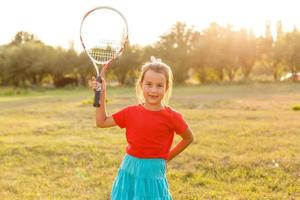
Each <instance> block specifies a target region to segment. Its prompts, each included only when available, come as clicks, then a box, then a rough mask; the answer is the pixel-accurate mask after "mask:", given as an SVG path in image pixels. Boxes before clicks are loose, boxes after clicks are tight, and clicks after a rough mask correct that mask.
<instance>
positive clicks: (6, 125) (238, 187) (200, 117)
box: [0, 83, 300, 200]
mask: <svg viewBox="0 0 300 200" xmlns="http://www.w3.org/2000/svg"><path fill="white" fill-rule="evenodd" d="M92 96H93V94H92V92H91V91H90V90H89V89H64V90H46V91H42V90H41V91H31V90H19V91H18V92H14V90H12V89H8V88H0V199H3V200H6V199H9V200H10V199H100V200H102V199H107V197H108V195H109V192H110V189H111V185H112V182H113V180H114V177H115V176H116V173H117V170H118V167H119V165H120V163H121V160H122V158H123V156H124V152H125V146H126V141H125V137H124V133H123V131H122V130H120V129H119V128H117V127H115V128H109V129H98V128H96V127H95V116H94V114H95V111H94V108H92V107H91V105H90V103H91V99H92ZM135 102H136V100H135V92H134V89H133V88H109V89H108V104H107V110H108V112H109V113H112V112H114V111H116V110H118V109H119V108H121V107H123V106H125V105H128V104H133V103H135ZM170 105H171V106H173V107H174V108H175V109H176V110H178V111H180V112H181V113H182V114H183V115H184V116H185V119H186V120H187V122H188V123H189V125H190V126H191V128H192V130H193V132H194V135H195V138H196V139H195V141H194V143H193V144H192V145H191V146H190V147H189V148H188V149H187V150H186V151H184V152H183V153H182V154H181V155H179V156H178V157H176V158H175V159H174V160H172V161H171V162H170V163H169V165H168V171H167V176H168V180H169V184H170V189H171V193H172V195H173V198H174V199H175V200H192V199H194V200H198V199H222V200H223V199H228V200H235V199H241V200H242V199H243V200H244V199H249V200H252V199H257V200H258V199H259V200H261V199H266V200H271V199H280V200H282V199H289V200H291V199H300V180H299V179H300V145H299V144H300V111H297V109H293V108H295V107H297V106H298V107H299V106H300V84H292V83H289V84H247V85H246V84H245V85H223V86H221V85H220V86H218V85H208V86H191V87H175V89H174V94H173V97H172V99H171V103H170ZM178 141H179V137H176V138H175V141H174V143H176V142H178Z"/></svg>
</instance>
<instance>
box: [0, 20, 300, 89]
mask: <svg viewBox="0 0 300 200" xmlns="http://www.w3.org/2000/svg"><path fill="white" fill-rule="evenodd" d="M276 29H277V30H276V37H273V36H272V33H271V24H270V23H266V27H265V34H264V35H263V36H259V37H258V36H255V35H254V33H253V32H252V31H251V30H246V29H240V30H234V29H233V27H232V26H230V25H227V26H220V25H219V24H217V23H211V24H210V26H209V27H208V28H206V29H205V30H202V31H198V30H194V28H193V27H188V26H187V25H186V24H184V23H181V22H177V23H176V24H174V25H173V26H172V27H171V28H170V29H169V31H168V32H166V33H165V34H163V35H162V36H161V37H160V38H159V40H158V41H157V42H155V43H153V44H150V45H147V46H139V45H131V44H130V42H129V43H128V44H127V46H126V49H125V52H124V54H123V55H122V56H121V57H120V58H118V59H117V60H116V61H115V62H114V63H113V64H112V66H111V68H110V70H109V73H108V79H113V80H116V81H117V82H118V83H119V84H120V85H124V84H126V85H132V84H134V82H135V80H136V77H137V74H138V71H139V69H140V66H141V65H142V64H143V63H144V62H146V61H148V60H149V58H150V56H151V55H154V56H156V57H159V58H161V59H162V60H163V61H164V62H165V63H167V64H168V65H170V66H171V68H172V70H173V73H174V81H175V83H178V84H182V83H186V82H187V81H189V80H194V81H196V82H198V83H211V82H224V81H235V80H236V77H237V76H240V77H242V78H243V79H244V80H248V79H249V78H250V75H251V73H252V72H253V70H254V69H255V68H256V67H259V68H261V70H262V71H263V70H265V71H267V72H268V73H270V75H272V77H273V80H274V81H277V80H278V79H279V77H280V76H281V75H283V74H284V73H286V72H291V73H297V72H299V71H300V31H298V30H297V28H296V27H295V28H294V30H292V31H290V32H284V31H283V28H282V23H281V22H280V21H279V22H278V23H277V26H276ZM94 74H95V72H94V70H93V66H92V63H91V62H90V60H89V59H88V57H87V56H86V55H85V53H84V52H79V53H78V52H76V51H75V50H74V48H73V46H71V47H70V48H69V49H63V48H61V47H52V46H49V45H46V44H44V43H43V42H42V41H40V40H39V39H38V38H37V37H36V36H35V35H34V34H31V33H28V32H24V31H20V32H18V33H16V35H15V36H14V38H13V39H12V41H11V42H10V43H9V44H6V45H2V46H0V85H1V86H21V87H26V86H39V85H43V84H50V85H51V84H52V85H54V86H55V87H63V86H65V85H66V84H68V83H70V84H76V85H82V86H85V85H86V84H87V79H89V78H90V77H91V76H93V75H94Z"/></svg>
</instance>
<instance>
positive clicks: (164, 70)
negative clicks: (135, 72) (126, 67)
mask: <svg viewBox="0 0 300 200" xmlns="http://www.w3.org/2000/svg"><path fill="white" fill-rule="evenodd" d="M148 70H153V71H155V72H156V73H161V74H163V75H164V76H165V77H166V82H167V91H166V93H165V95H164V98H163V99H162V103H163V104H164V105H168V103H169V99H170V97H171V95H172V87H173V73H172V70H171V68H170V67H169V66H168V65H167V64H165V63H163V62H162V61H161V59H156V58H155V57H154V56H151V59H150V62H146V63H145V64H144V65H143V66H142V68H141V71H140V74H139V77H138V80H137V82H136V95H137V98H138V101H139V103H141V104H142V103H145V98H144V96H143V90H142V86H141V84H142V82H143V80H144V76H145V73H146V72H147V71H148Z"/></svg>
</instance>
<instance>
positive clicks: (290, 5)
mask: <svg viewBox="0 0 300 200" xmlns="http://www.w3.org/2000/svg"><path fill="white" fill-rule="evenodd" d="M96 6H112V7H114V8H116V9H118V10H119V11H120V12H122V13H123V15H124V16H125V17H126V19H127V21H128V28H129V39H130V41H131V43H133V44H140V45H147V44H151V43H153V42H155V41H157V40H159V37H160V36H161V35H163V34H164V33H166V32H167V31H168V30H170V28H171V27H172V25H174V24H175V23H176V22H177V21H180V22H184V23H185V24H187V25H188V26H190V27H192V26H193V27H194V28H195V29H196V30H199V31H201V30H203V29H205V28H207V27H208V26H209V24H210V23H211V22H217V23H218V24H220V25H226V24H231V25H232V26H233V27H234V28H236V29H239V28H247V29H252V30H253V31H254V33H255V34H257V35H262V34H263V33H264V28H265V22H266V21H267V20H269V21H270V22H271V25H272V28H273V31H274V32H275V29H276V22H277V21H278V20H281V21H282V23H283V28H284V29H285V31H290V30H292V29H293V27H294V26H296V27H298V28H300V12H299V7H300V1H298V0H205V1H204V0H6V1H1V2H0V25H1V26H0V27H1V28H0V45H3V44H7V43H9V42H10V41H11V40H12V38H13V36H14V35H15V34H16V33H17V32H18V31H27V32H30V33H33V34H35V35H36V36H37V37H38V38H39V39H40V40H42V41H43V42H44V43H46V44H48V45H52V46H62V47H64V48H68V47H69V46H70V42H71V41H73V42H74V45H75V48H76V49H78V50H80V49H81V46H80V42H79V26H80V22H81V19H82V17H83V15H84V14H85V13H86V12H87V11H88V10H90V9H91V8H93V7H96Z"/></svg>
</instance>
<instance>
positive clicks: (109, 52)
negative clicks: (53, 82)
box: [80, 6, 128, 107]
mask: <svg viewBox="0 0 300 200" xmlns="http://www.w3.org/2000/svg"><path fill="white" fill-rule="evenodd" d="M80 41H81V44H82V47H83V49H84V51H85V52H86V54H87V55H88V57H89V58H90V60H91V61H92V62H93V65H94V67H95V70H96V74H97V76H96V81H97V83H98V86H97V88H96V90H95V96H94V104H93V106H94V107H100V103H99V100H100V95H101V82H102V81H101V77H102V76H103V75H104V73H105V71H106V70H107V68H108V67H109V65H110V64H111V63H112V62H113V60H115V59H116V58H117V57H119V56H120V55H121V54H122V52H123V50H124V47H125V44H126V42H127V41H128V25H127V21H126V19H125V17H124V16H123V14H122V13H121V12H119V11H118V10H116V9H115V8H112V7H107V6H100V7H96V8H93V9H92V10H90V11H88V12H87V13H86V14H85V15H84V17H83V19H82V21H81V25H80ZM101 66H102V69H101V71H100V73H99V68H100V67H101Z"/></svg>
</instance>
